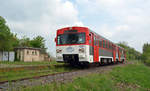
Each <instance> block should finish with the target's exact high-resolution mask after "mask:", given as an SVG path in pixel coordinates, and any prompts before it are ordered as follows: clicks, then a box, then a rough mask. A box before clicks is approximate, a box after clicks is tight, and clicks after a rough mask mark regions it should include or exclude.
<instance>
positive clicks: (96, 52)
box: [93, 35, 99, 62]
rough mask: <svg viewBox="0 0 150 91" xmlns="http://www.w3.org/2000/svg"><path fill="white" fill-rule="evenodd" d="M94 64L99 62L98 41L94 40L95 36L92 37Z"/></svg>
mask: <svg viewBox="0 0 150 91" xmlns="http://www.w3.org/2000/svg"><path fill="white" fill-rule="evenodd" d="M93 37H94V41H93V42H94V62H99V43H98V40H97V38H96V36H95V35H94V36H93Z"/></svg>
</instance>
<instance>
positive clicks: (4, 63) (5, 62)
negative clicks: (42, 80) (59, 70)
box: [0, 61, 62, 67]
mask: <svg viewBox="0 0 150 91" xmlns="http://www.w3.org/2000/svg"><path fill="white" fill-rule="evenodd" d="M53 64H62V63H57V62H56V61H51V62H48V61H44V62H43V61H41V62H22V61H16V62H8V61H0V65H8V67H9V66H11V65H22V66H24V65H25V66H28V65H53Z"/></svg>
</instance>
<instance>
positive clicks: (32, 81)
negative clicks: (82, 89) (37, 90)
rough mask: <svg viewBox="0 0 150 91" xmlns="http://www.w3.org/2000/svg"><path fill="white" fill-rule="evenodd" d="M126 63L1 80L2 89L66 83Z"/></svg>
mask: <svg viewBox="0 0 150 91" xmlns="http://www.w3.org/2000/svg"><path fill="white" fill-rule="evenodd" d="M126 64H128V63H124V64H116V65H107V66H100V67H92V68H88V69H78V70H75V71H70V72H62V73H55V74H48V75H43V76H35V77H32V78H23V79H19V80H12V81H11V82H9V81H3V82H0V91H6V90H10V91H11V90H17V89H19V88H20V87H29V86H37V85H43V84H50V83H53V82H62V83H65V82H68V81H72V79H73V78H74V77H80V76H86V75H88V74H93V73H104V72H108V71H110V70H112V68H114V67H116V66H124V65H126Z"/></svg>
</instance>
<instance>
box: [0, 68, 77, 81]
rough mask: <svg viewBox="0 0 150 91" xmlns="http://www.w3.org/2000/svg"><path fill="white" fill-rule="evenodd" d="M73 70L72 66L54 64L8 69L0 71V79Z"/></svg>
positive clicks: (7, 79) (9, 79)
mask: <svg viewBox="0 0 150 91" xmlns="http://www.w3.org/2000/svg"><path fill="white" fill-rule="evenodd" d="M72 70H75V69H74V68H69V67H67V66H64V67H63V66H62V67H55V66H50V67H48V66H46V67H42V68H36V69H31V70H27V69H21V70H10V71H6V72H5V71H2V72H0V81H11V80H18V79H22V78H28V77H34V76H41V75H47V74H53V73H59V72H68V71H72Z"/></svg>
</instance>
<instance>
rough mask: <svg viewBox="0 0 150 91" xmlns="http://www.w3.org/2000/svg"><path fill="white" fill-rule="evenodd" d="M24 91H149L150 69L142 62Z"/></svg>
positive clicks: (23, 90) (24, 89)
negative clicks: (64, 82)
mask: <svg viewBox="0 0 150 91" xmlns="http://www.w3.org/2000/svg"><path fill="white" fill-rule="evenodd" d="M21 90H22V91H149V90H150V68H149V67H147V66H145V65H144V64H142V63H140V62H135V63H134V64H129V65H127V66H124V67H115V68H114V69H113V70H112V71H111V72H109V73H105V74H91V75H88V76H86V77H78V78H76V79H74V81H73V82H69V83H66V84H63V83H62V84H61V83H53V84H47V85H41V86H33V87H28V88H22V89H21Z"/></svg>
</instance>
